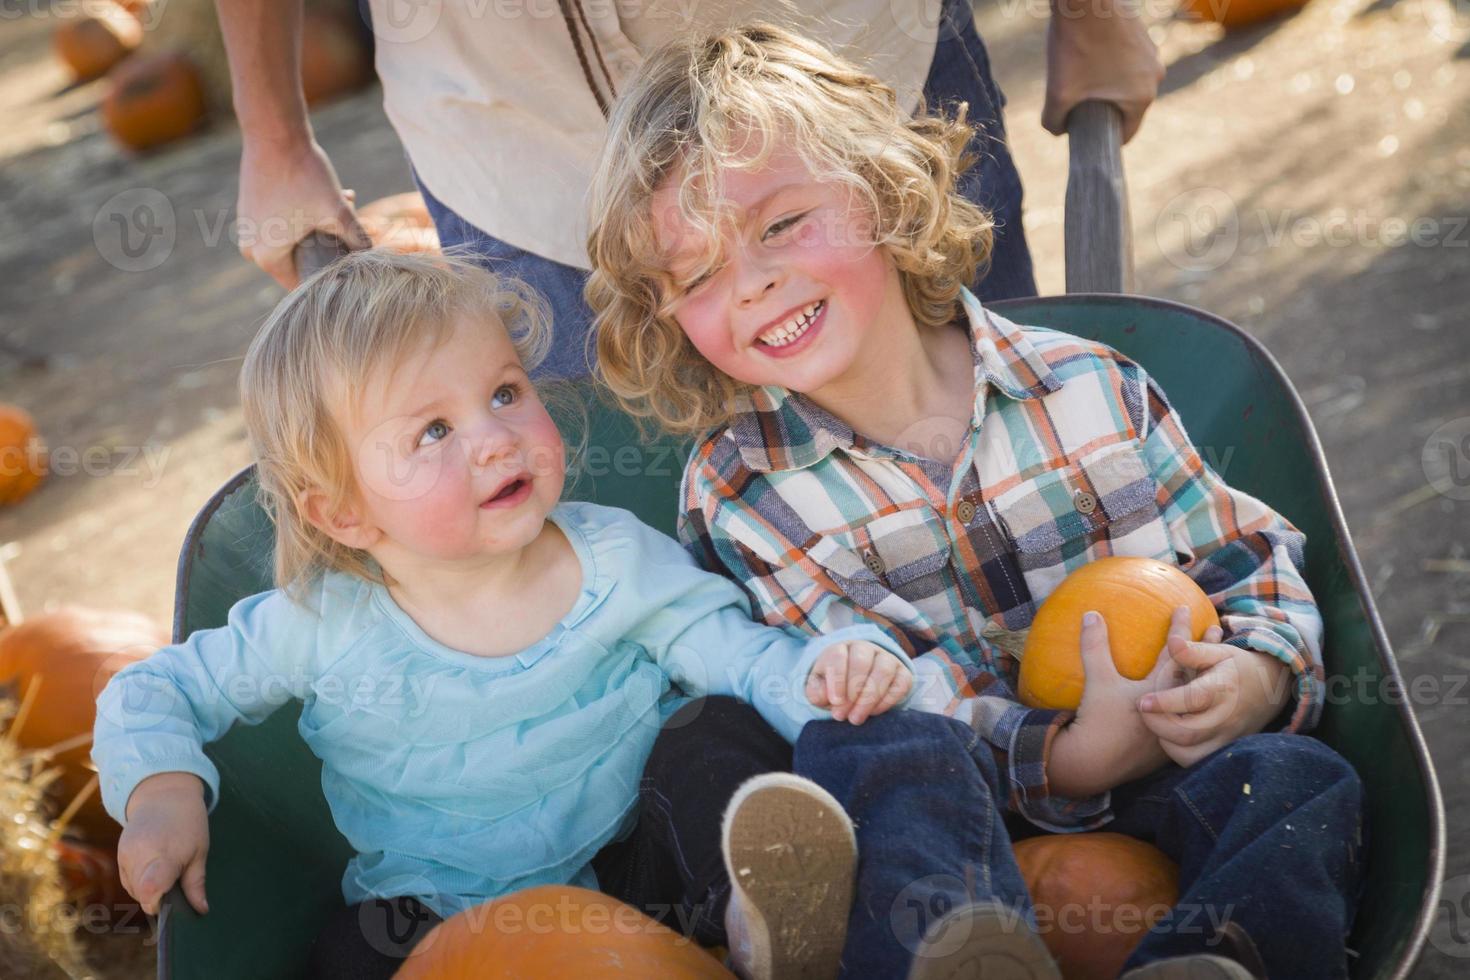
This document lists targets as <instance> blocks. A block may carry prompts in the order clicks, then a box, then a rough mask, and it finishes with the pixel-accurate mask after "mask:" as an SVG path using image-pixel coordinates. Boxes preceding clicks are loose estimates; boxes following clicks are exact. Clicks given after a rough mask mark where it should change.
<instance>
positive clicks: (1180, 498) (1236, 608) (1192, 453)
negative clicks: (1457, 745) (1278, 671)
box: [1125, 365, 1324, 732]
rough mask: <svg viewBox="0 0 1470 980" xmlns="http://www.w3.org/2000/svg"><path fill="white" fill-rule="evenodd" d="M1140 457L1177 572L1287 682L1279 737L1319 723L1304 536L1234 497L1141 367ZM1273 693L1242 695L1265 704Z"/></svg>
mask: <svg viewBox="0 0 1470 980" xmlns="http://www.w3.org/2000/svg"><path fill="white" fill-rule="evenodd" d="M1125 370H1127V371H1129V372H1135V371H1136V373H1137V379H1138V387H1137V388H1136V389H1135V390H1137V391H1140V392H1142V393H1143V395H1142V397H1143V398H1144V399H1145V401H1146V404H1145V405H1144V406H1143V410H1142V412H1141V416H1142V419H1143V422H1144V430H1143V435H1142V443H1143V453H1144V457H1145V459H1146V460H1147V462H1148V466H1149V468H1150V470H1151V471H1152V473H1153V476H1154V479H1155V482H1156V483H1157V485H1158V504H1159V509H1160V511H1161V512H1162V513H1163V516H1164V520H1165V523H1166V524H1167V525H1168V529H1169V537H1170V539H1171V540H1172V542H1173V545H1174V550H1175V551H1176V552H1177V553H1178V558H1179V562H1180V564H1181V566H1182V567H1183V569H1184V571H1185V572H1186V573H1187V574H1188V575H1189V576H1190V577H1191V578H1193V579H1194V580H1195V582H1197V583H1198V584H1199V586H1200V588H1202V589H1203V590H1204V591H1205V593H1206V594H1207V595H1208V596H1209V597H1210V601H1211V602H1213V603H1214V604H1215V609H1216V610H1217V611H1218V613H1219V615H1220V625H1221V626H1222V627H1223V628H1224V632H1225V639H1224V642H1225V643H1226V644H1228V645H1231V646H1236V647H1241V648H1243V649H1247V650H1254V651H1256V652H1258V653H1261V654H1264V655H1266V656H1270V657H1275V658H1277V659H1278V660H1280V661H1282V662H1283V663H1285V664H1286V666H1287V667H1288V668H1290V670H1291V674H1292V677H1293V691H1292V693H1293V695H1294V698H1295V706H1294V709H1293V710H1292V713H1291V718H1290V721H1289V723H1288V724H1287V726H1286V728H1285V729H1284V730H1285V731H1288V732H1307V731H1310V730H1311V729H1312V728H1313V727H1315V726H1316V724H1317V719H1318V718H1319V717H1320V715H1321V712H1322V700H1323V693H1324V680H1323V666H1322V615H1321V613H1320V612H1319V611H1318V609H1317V604H1316V602H1315V600H1314V599H1313V598H1312V593H1311V590H1310V589H1309V588H1308V587H1307V583H1306V580H1305V579H1304V578H1303V575H1302V573H1303V570H1304V569H1305V567H1306V557H1305V553H1304V551H1303V548H1304V545H1305V543H1306V536H1305V535H1303V534H1302V533H1301V532H1300V531H1298V530H1297V529H1296V528H1295V527H1294V526H1293V525H1292V524H1291V522H1290V521H1288V520H1287V519H1286V518H1285V517H1283V516H1282V515H1280V514H1278V513H1276V512H1275V511H1274V510H1272V509H1271V508H1270V507H1268V506H1266V505H1265V504H1264V503H1262V502H1261V501H1259V500H1257V499H1256V498H1255V497H1252V496H1250V495H1249V494H1246V493H1243V492H1241V491H1239V490H1235V489H1232V488H1231V487H1230V486H1229V485H1228V484H1226V482H1225V481H1224V480H1223V479H1221V477H1220V476H1219V475H1218V474H1217V473H1216V472H1215V471H1214V470H1213V469H1211V468H1210V467H1209V465H1207V464H1206V463H1205V462H1204V460H1202V459H1201V458H1200V455H1199V453H1198V452H1197V451H1196V449H1195V447H1194V446H1193V444H1191V443H1190V441H1189V436H1188V435H1187V434H1186V433H1185V431H1184V426H1183V424H1182V423H1181V422H1180V420H1179V416H1178V415H1177V414H1176V413H1175V412H1174V409H1173V408H1172V407H1171V406H1170V405H1169V401H1168V398H1167V397H1166V396H1165V394H1164V391H1163V389H1162V388H1161V387H1160V386H1159V385H1158V383H1157V382H1155V381H1154V380H1153V379H1152V378H1149V377H1148V376H1147V375H1146V374H1145V373H1144V371H1143V369H1142V368H1138V367H1137V366H1136V365H1130V366H1127V367H1126V368H1125ZM1270 693H1271V692H1265V691H1259V692H1247V694H1248V695H1249V696H1260V697H1266V696H1268V695H1269V694H1270Z"/></svg>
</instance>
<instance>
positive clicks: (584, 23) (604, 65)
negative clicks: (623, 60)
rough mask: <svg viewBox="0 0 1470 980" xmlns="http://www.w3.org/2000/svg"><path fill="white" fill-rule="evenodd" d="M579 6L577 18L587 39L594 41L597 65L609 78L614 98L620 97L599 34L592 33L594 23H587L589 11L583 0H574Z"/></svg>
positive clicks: (610, 91)
mask: <svg viewBox="0 0 1470 980" xmlns="http://www.w3.org/2000/svg"><path fill="white" fill-rule="evenodd" d="M573 3H574V4H575V6H576V8H577V19H578V20H580V21H581V22H582V29H583V30H584V31H586V32H587V39H588V40H589V41H591V42H592V54H593V55H594V56H595V57H596V58H597V67H599V68H601V69H602V77H603V78H605V79H607V90H608V92H609V93H610V94H611V95H612V97H613V98H615V99H616V98H617V97H618V89H617V86H616V85H614V84H613V79H612V73H611V72H609V71H608V70H607V62H605V61H603V60H602V45H601V44H599V43H597V35H596V34H593V33H592V25H591V24H589V23H587V12H586V11H585V10H583V9H582V0H573Z"/></svg>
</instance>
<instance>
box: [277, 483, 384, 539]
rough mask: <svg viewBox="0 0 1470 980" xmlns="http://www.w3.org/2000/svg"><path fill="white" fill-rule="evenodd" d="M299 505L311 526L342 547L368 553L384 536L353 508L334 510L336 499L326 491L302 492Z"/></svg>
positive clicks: (313, 489)
mask: <svg viewBox="0 0 1470 980" xmlns="http://www.w3.org/2000/svg"><path fill="white" fill-rule="evenodd" d="M296 505H297V508H298V510H300V512H301V515H302V516H303V517H304V518H306V521H307V523H309V524H310V525H311V526H312V527H314V528H316V529H317V530H318V531H320V532H322V533H323V534H325V535H326V536H327V537H329V538H331V539H332V540H333V541H336V542H337V543H338V544H341V545H346V546H347V547H349V548H357V549H358V550H365V549H367V548H370V547H372V545H373V544H375V543H376V542H377V540H378V538H379V537H381V536H382V532H381V531H379V530H378V529H377V528H376V527H374V526H373V525H371V524H369V523H367V522H366V521H365V520H363V518H362V515H361V514H359V513H358V511H357V510H356V509H355V508H353V507H352V506H351V505H343V506H342V507H334V506H333V504H332V498H331V497H330V496H328V495H327V493H326V492H325V491H323V490H319V489H317V488H315V487H310V488H308V489H306V490H303V491H301V493H300V495H298V496H297V498H296Z"/></svg>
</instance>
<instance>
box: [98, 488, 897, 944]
mask: <svg viewBox="0 0 1470 980" xmlns="http://www.w3.org/2000/svg"><path fill="white" fill-rule="evenodd" d="M551 518H552V520H554V521H555V522H556V524H557V525H558V526H559V527H561V528H562V530H563V531H565V532H566V536H567V538H568V540H570V541H571V543H572V546H573V547H574V549H575V550H576V553H577V557H578V558H579V560H580V562H581V566H582V575H583V581H582V591H581V594H580V595H579V596H578V598H577V601H576V603H575V605H574V607H573V609H572V610H571V612H570V613H568V614H567V616H566V617H565V618H563V619H562V621H561V622H560V623H559V624H558V625H557V626H556V627H555V628H554V629H553V630H552V632H551V633H550V635H548V636H547V637H545V638H544V639H543V640H541V641H540V642H538V643H536V644H535V645H533V646H531V647H529V648H528V649H526V650H523V651H521V652H519V653H517V654H515V655H512V656H505V657H481V656H476V655H473V654H469V653H465V652H462V651H459V650H454V649H451V648H449V647H446V646H444V645H443V644H441V643H438V642H437V641H435V640H434V639H432V638H431V637H429V636H428V635H427V634H426V633H425V632H424V631H423V630H422V629H420V628H419V626H418V625H417V624H416V623H415V622H414V621H413V620H412V619H411V618H409V616H408V615H407V614H406V613H404V612H403V611H402V610H401V609H400V608H399V607H398V605H397V604H396V603H395V602H394V601H393V599H392V597H391V596H390V595H389V594H388V591H387V590H386V589H385V588H384V587H382V586H381V585H378V584H375V583H371V582H368V581H365V580H362V579H359V578H355V577H353V576H349V575H345V574H341V573H329V574H327V575H325V576H323V577H321V578H320V579H319V580H317V582H316V583H315V584H314V585H313V586H312V587H311V588H310V589H309V590H308V591H307V592H306V593H305V595H304V596H303V597H302V598H303V600H304V601H302V602H295V601H292V600H290V599H288V598H287V597H286V595H285V594H284V593H282V592H281V591H279V590H277V591H271V592H265V593H262V594H260V595H256V596H251V597H250V598H247V599H243V600H241V601H240V602H238V603H236V605H235V606H234V608H232V609H231V611H230V616H229V623H228V625H226V626H223V627H220V628H218V629H212V630H201V631H199V632H197V633H195V634H194V635H193V636H191V637H189V639H188V640H187V641H185V642H183V643H181V644H177V645H175V646H170V647H165V648H164V649H162V650H160V651H158V653H156V654H154V655H153V656H151V657H149V658H148V659H147V660H146V661H143V662H141V663H138V664H135V665H133V666H130V667H128V668H127V669H126V670H123V671H122V672H120V673H119V674H118V675H117V676H116V677H115V678H114V679H113V680H112V682H111V683H110V684H108V686H107V688H106V689H105V690H104V691H103V692H102V695H101V697H100V698H99V699H98V712H97V726H96V732H95V737H94V742H93V749H92V757H93V759H95V760H96V762H97V766H98V770H99V771H100V773H101V785H102V797H103V801H104V803H105V804H106V806H107V809H108V812H110V813H111V814H112V815H113V816H114V817H115V818H116V819H117V820H118V821H119V822H120V823H121V822H123V821H124V816H125V813H126V808H127V802H128V798H129V796H130V795H131V794H132V792H133V789H134V788H135V787H136V786H137V785H138V783H139V782H141V781H142V780H144V779H146V778H148V777H149V776H152V775H156V774H158V773H162V772H189V773H193V774H194V775H196V776H198V777H199V778H200V779H201V780H203V782H204V784H205V787H206V800H207V803H208V805H209V806H210V807H211V808H212V807H213V805H214V801H215V800H216V799H217V798H218V793H219V773H218V771H217V770H216V769H215V766H214V765H213V763H211V762H210V760H209V758H208V757H207V756H206V755H205V754H204V751H203V746H204V744H205V743H208V742H210V741H212V740H214V739H217V738H219V737H221V736H222V735H224V734H225V732H227V731H228V730H229V729H230V727H231V726H232V725H234V724H235V723H237V722H245V723H247V724H256V723H259V722H261V721H263V720H264V719H265V718H266V717H268V716H269V715H270V714H271V713H272V712H273V711H274V710H275V709H276V708H278V707H279V706H281V705H282V704H284V703H286V702H287V701H290V700H292V699H298V700H300V701H302V702H303V710H302V713H301V720H300V724H299V729H300V732H301V736H302V738H303V739H305V741H306V743H307V745H308V746H309V747H310V748H311V750H312V751H313V752H314V753H315V754H316V755H317V756H318V757H320V758H321V760H322V790H323V792H324V793H325V796H326V799H327V802H328V804H329V806H330V807H331V811H332V816H333V819H334V820H335V821H336V824H337V826H338V828H339V829H340V830H341V831H342V833H343V835H344V836H345V837H346V838H347V840H348V842H349V843H350V844H351V845H352V847H353V848H354V849H355V850H356V851H357V856H356V857H355V858H354V859H353V860H352V861H351V862H350V863H349V865H348V867H347V869H346V872H345V874H344V875H343V879H342V891H343V897H344V898H345V899H346V900H347V902H348V903H350V904H351V903H357V902H361V901H365V900H367V899H369V898H372V897H392V896H399V895H412V896H414V897H416V898H418V899H419V900H420V901H422V902H424V903H425V904H426V905H428V906H429V907H430V908H432V909H433V910H434V911H435V912H437V913H439V914H440V915H443V916H449V915H452V914H454V913H455V912H458V911H460V910H462V909H465V908H469V907H471V906H473V905H475V904H478V903H479V902H482V901H485V900H487V899H490V898H494V897H496V896H499V895H504V894H507V893H509V892H512V891H515V890H518V889H521V888H525V887H529V886H532V885H538V884H561V883H570V884H578V885H584V886H587V887H596V878H595V876H594V874H593V872H592V869H591V867H590V866H589V863H588V862H589V861H590V860H591V859H592V856H593V855H594V854H596V853H597V851H598V850H599V849H601V848H602V847H603V846H604V845H605V844H607V843H608V842H610V841H612V840H615V839H618V838H619V837H621V836H623V835H625V834H626V833H627V832H628V831H629V830H630V829H631V825H632V821H633V820H634V819H635V817H634V812H635V811H634V803H635V801H636V796H637V787H638V781H639V777H640V775H641V773H642V769H643V765H644V762H645V760H646V759H647V757H648V753H649V751H650V749H651V748H652V746H653V742H654V739H655V737H656V736H657V735H658V732H659V730H660V727H661V725H662V724H663V722H664V721H665V720H666V719H667V718H668V717H669V715H671V714H672V713H673V712H674V711H676V710H677V709H678V708H679V707H680V706H681V705H683V704H684V703H686V702H687V701H688V700H689V698H690V697H692V696H698V695H704V694H727V695H733V696H736V697H739V698H741V699H743V700H745V701H748V702H750V703H751V704H753V705H754V706H755V707H756V708H757V710H759V711H760V713H761V714H762V715H763V716H764V717H765V718H766V720H767V721H769V722H770V723H771V724H772V725H773V726H774V727H775V728H776V729H777V730H778V731H779V732H781V734H782V735H783V736H785V737H786V738H787V739H788V740H792V741H794V740H795V738H796V735H797V733H798V732H799V731H800V730H801V727H802V725H804V724H805V723H806V722H807V721H808V720H811V719H814V718H826V717H830V714H829V713H828V712H826V711H825V710H821V709H817V708H814V707H813V706H812V705H811V704H810V702H809V701H807V699H806V696H805V693H804V689H805V679H806V676H807V674H808V673H809V672H810V670H811V666H812V664H813V662H814V661H815V660H816V658H817V656H818V655H819V654H820V653H821V652H822V650H824V649H825V648H827V647H828V646H830V645H832V644H834V643H839V642H844V641H850V640H856V639H864V640H870V641H872V642H874V643H877V644H880V645H881V646H883V647H884V648H886V649H888V650H890V651H892V652H893V653H894V654H895V655H896V656H898V657H900V658H901V659H903V660H904V663H905V664H906V665H908V664H909V661H908V659H907V657H905V655H904V654H903V652H902V650H901V648H900V647H899V646H898V644H897V643H896V642H895V641H893V640H891V639H889V638H888V637H887V636H886V635H885V634H884V633H883V632H882V631H881V630H879V629H877V628H876V627H872V626H858V627H854V628H852V629H845V630H842V631H839V632H836V633H832V634H830V635H827V636H823V637H809V636H807V635H805V634H801V633H798V632H796V631H794V630H782V629H775V628H771V627H768V626H764V625H759V624H757V623H755V622H753V621H752V620H751V618H750V610H749V606H748V602H747V600H746V598H745V596H744V594H743V593H742V592H741V590H740V589H739V587H738V586H736V585H735V584H734V583H732V582H730V581H729V580H727V579H725V578H723V577H721V576H718V575H714V574H710V573H708V572H704V571H701V570H700V569H699V568H698V567H697V566H695V564H694V562H693V561H692V560H691V559H690V558H689V556H688V555H687V553H686V552H685V551H684V550H683V549H682V548H680V547H679V545H678V544H676V543H675V542H674V541H673V540H671V539H670V538H667V537H666V536H664V535H662V534H660V533H658V532H657V531H655V530H653V529H652V528H649V527H647V526H646V525H644V524H642V523H640V522H639V521H638V520H637V519H636V518H635V517H633V515H631V514H629V513H628V512H626V511H622V510H618V509H615V508H609V507H600V506H597V505H594V504H584V503H566V504H562V505H559V506H558V507H557V508H556V510H555V511H553V513H552V515H551ZM910 669H911V667H910Z"/></svg>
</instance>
